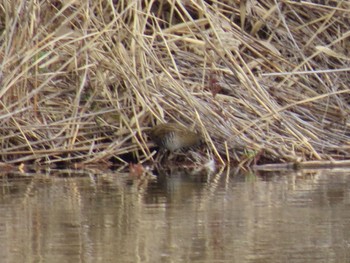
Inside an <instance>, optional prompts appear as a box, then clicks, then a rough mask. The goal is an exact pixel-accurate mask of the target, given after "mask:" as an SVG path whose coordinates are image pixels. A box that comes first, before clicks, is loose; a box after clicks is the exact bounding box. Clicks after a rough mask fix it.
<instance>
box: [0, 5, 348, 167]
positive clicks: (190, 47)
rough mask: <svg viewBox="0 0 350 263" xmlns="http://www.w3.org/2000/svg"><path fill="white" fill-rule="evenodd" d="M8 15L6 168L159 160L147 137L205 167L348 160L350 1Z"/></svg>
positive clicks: (1, 70) (57, 9)
mask: <svg viewBox="0 0 350 263" xmlns="http://www.w3.org/2000/svg"><path fill="white" fill-rule="evenodd" d="M112 2H113V1H104V0H100V1H78V0H76V1H74V0H72V1H46V0H41V1H40V0H39V1H33V0H3V1H2V3H0V19H1V21H0V29H1V31H2V32H1V35H0V58H1V59H0V62H1V64H0V74H1V75H0V83H1V89H0V110H1V114H0V116H1V117H0V123H1V127H2V129H1V148H2V151H1V154H0V155H1V159H2V161H4V162H14V163H18V162H26V161H36V162H39V163H54V162H58V161H59V162H61V161H68V160H73V161H79V162H83V163H96V162H101V161H106V162H107V161H108V160H110V158H111V157H115V158H116V159H117V160H121V161H123V160H122V159H123V158H122V157H123V155H125V154H132V156H133V158H135V159H138V160H139V161H144V160H147V159H148V158H151V156H150V154H151V153H150V151H149V149H148V147H147V144H148V142H147V138H146V137H145V136H144V135H143V133H142V131H143V129H144V128H145V127H148V126H150V125H153V124H155V123H158V122H163V121H177V122H181V123H183V124H186V125H190V126H191V125H192V126H194V127H195V128H196V129H197V130H198V131H200V132H201V133H202V134H203V135H204V136H205V138H206V141H207V144H208V149H209V155H210V156H213V157H214V158H216V159H218V160H224V161H225V160H231V161H237V162H240V163H241V164H250V163H251V162H252V161H253V160H255V161H256V160H258V159H260V161H264V160H269V161H297V160H298V161H302V160H331V159H347V158H348V157H349V150H350V144H349V141H350V140H349V136H350V132H349V130H348V128H349V119H348V116H349V111H350V108H349V102H350V96H349V93H350V90H349V89H348V87H349V80H350V78H349V75H348V71H349V70H350V67H349V59H350V56H349V52H350V51H349V50H350V44H349V43H350V42H349V38H350V26H349V25H350V3H349V1H313V3H312V2H310V1H300V2H298V1H288V0H285V1H272V0H262V1H255V0H248V1H241V2H240V1H239V0H236V1H203V0H196V1H191V0H188V1H187V0H186V1H184V0H183V1H180V0H178V1H176V0H174V1H136V0H134V1H133V0H124V1H123V0H121V1H114V2H115V4H114V5H112Z"/></svg>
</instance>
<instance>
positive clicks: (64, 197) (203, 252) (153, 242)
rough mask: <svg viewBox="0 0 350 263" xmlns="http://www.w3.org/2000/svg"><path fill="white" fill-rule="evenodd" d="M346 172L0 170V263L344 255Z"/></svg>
mask: <svg viewBox="0 0 350 263" xmlns="http://www.w3.org/2000/svg"><path fill="white" fill-rule="evenodd" d="M349 230H350V172H349V171H346V170H345V171H344V170H342V171H337V170H333V171H321V170H320V171H305V172H298V173H293V172H289V173H260V174H253V173H251V172H250V173H246V174H227V173H222V174H212V175H208V174H206V173H204V172H202V173H200V174H194V173H192V174H189V173H188V172H185V171H179V170H177V171H176V170H175V171H172V172H171V174H167V172H162V173H161V175H159V176H158V177H157V178H154V177H148V178H146V177H137V176H130V175H129V174H127V173H126V174H122V173H117V172H111V171H109V172H106V173H102V174H101V173H99V174H93V173H84V172H79V173H77V172H74V171H73V172H67V171H54V172H53V171H51V172H50V173H42V174H30V175H25V176H23V175H21V174H12V175H9V174H4V175H2V176H1V177H0V259H1V262H16V263H17V262H133V263H134V262H303V263H304V262H350V252H349V251H350V231H349Z"/></svg>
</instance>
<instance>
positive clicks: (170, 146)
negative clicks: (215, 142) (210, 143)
mask: <svg viewBox="0 0 350 263" xmlns="http://www.w3.org/2000/svg"><path fill="white" fill-rule="evenodd" d="M148 135H149V136H150V138H151V140H152V141H153V142H154V143H155V144H156V145H157V146H159V147H160V148H164V149H167V150H169V151H171V152H174V151H176V150H178V149H184V148H189V147H192V146H196V145H198V144H199V143H200V142H201V136H200V135H199V134H197V133H196V132H193V131H191V130H189V129H187V128H186V127H184V126H181V125H179V124H176V123H163V124H159V125H156V126H154V127H152V128H150V130H149V131H148Z"/></svg>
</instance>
